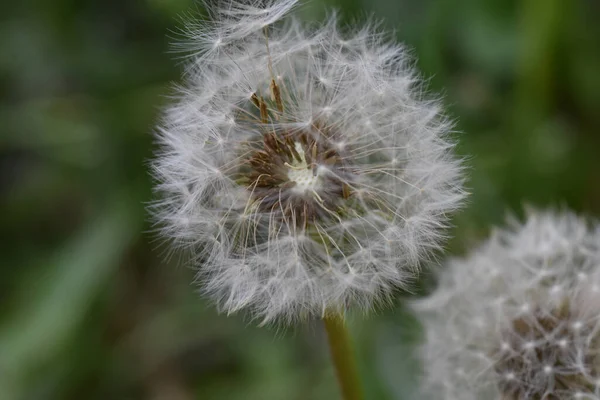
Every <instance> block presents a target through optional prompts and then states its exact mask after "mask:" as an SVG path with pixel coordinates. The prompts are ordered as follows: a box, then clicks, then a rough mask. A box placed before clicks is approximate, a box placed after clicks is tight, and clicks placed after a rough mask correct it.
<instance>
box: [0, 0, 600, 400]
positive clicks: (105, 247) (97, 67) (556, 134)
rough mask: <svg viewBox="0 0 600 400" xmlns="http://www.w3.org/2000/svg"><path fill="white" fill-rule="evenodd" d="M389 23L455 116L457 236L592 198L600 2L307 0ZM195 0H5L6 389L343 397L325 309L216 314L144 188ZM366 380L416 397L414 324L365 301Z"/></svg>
mask: <svg viewBox="0 0 600 400" xmlns="http://www.w3.org/2000/svg"><path fill="white" fill-rule="evenodd" d="M331 6H333V7H337V8H338V9H339V10H340V13H341V17H342V19H343V20H345V21H346V22H348V23H352V21H357V20H358V21H361V20H364V19H365V17H366V16H368V15H374V16H375V17H376V18H378V19H382V20H383V21H384V22H383V26H384V27H386V28H388V29H394V30H395V31H396V32H397V36H398V38H399V39H400V40H401V41H403V42H405V43H407V44H408V45H409V46H410V47H411V48H412V49H413V50H412V51H413V53H414V55H415V56H416V57H417V58H418V62H417V65H418V66H419V68H420V69H421V71H422V72H423V75H424V76H425V78H426V79H427V80H428V81H429V87H430V88H431V90H432V92H438V93H441V94H442V95H443V97H444V101H445V102H446V104H447V107H448V113H449V114H450V115H451V116H452V117H453V118H454V119H455V120H456V121H457V131H459V132H460V133H457V137H458V139H459V140H460V145H459V152H460V153H461V154H463V155H465V156H468V160H469V161H468V162H469V164H470V180H469V188H470V192H471V193H472V194H471V196H470V199H469V204H468V206H467V208H466V209H465V211H464V212H462V213H460V214H459V215H457V216H456V218H455V220H454V222H455V229H454V230H453V235H454V238H453V239H452V240H451V241H450V242H449V244H448V249H449V251H450V252H451V253H455V254H460V253H462V252H464V251H465V250H466V249H468V248H469V246H472V245H473V244H475V243H477V242H478V241H479V240H481V238H483V237H485V235H486V234H487V233H488V232H489V229H490V226H491V225H492V224H498V223H501V222H502V220H503V218H504V216H505V215H506V213H507V212H514V213H516V214H519V215H521V214H522V210H523V206H524V205H532V206H539V207H541V206H557V207H570V208H573V209H575V210H577V211H580V212H584V213H586V214H588V215H596V216H597V215H600V131H599V130H600V24H598V20H599V19H600V2H599V1H597V0H522V1H517V0H412V1H409V0H335V1H334V0H330V1H326V2H325V1H323V2H322V1H318V0H312V1H311V2H309V4H308V5H307V6H306V7H303V8H302V9H301V11H300V12H301V13H302V15H303V17H304V18H306V19H307V20H311V21H313V20H319V19H322V18H323V17H324V15H325V10H326V8H327V7H331ZM190 9H193V10H196V11H198V12H201V9H202V7H201V5H199V4H197V3H196V4H194V2H193V0H128V1H123V0H103V1H99V0H98V1H92V0H87V1H83V0H54V1H49V0H47V1H44V0H20V1H3V2H1V3H0V49H1V56H0V90H1V96H0V221H1V225H0V226H1V230H0V235H1V237H0V244H1V253H0V254H1V256H0V399H2V400H12V399H15V400H20V399H161V400H186V399H228V400H230V399H231V400H236V399H250V400H252V399H257V400H271V399H273V400H279V399H334V398H336V396H337V387H336V383H335V378H334V373H333V371H332V369H331V366H330V365H329V360H328V353H327V347H326V344H325V341H324V337H323V333H322V331H321V327H320V326H319V325H318V324H317V323H307V324H305V325H302V326H299V327H288V328H283V327H270V328H258V327H256V324H254V323H252V322H251V321H249V320H248V318H247V317H245V316H244V315H236V316H230V317H227V316H224V315H218V314H217V313H216V311H215V310H214V308H213V307H212V306H211V305H210V304H208V303H207V302H206V301H204V300H203V299H202V298H201V297H200V296H199V294H198V293H197V288H196V287H195V286H194V285H193V284H191V283H190V282H191V281H192V278H193V275H194V273H193V270H192V269H191V268H189V267H188V266H186V265H185V264H184V262H183V259H181V258H178V257H176V256H175V257H170V258H167V257H166V254H167V253H166V249H165V247H164V245H161V241H160V240H158V238H157V237H156V236H155V235H154V234H153V233H152V226H151V223H150V222H149V221H148V217H147V214H146V213H145V210H144V207H145V205H146V204H147V203H148V202H149V201H150V200H151V198H152V189H151V187H152V183H151V179H150V178H149V175H148V160H149V159H151V157H152V151H153V147H154V145H153V138H152V130H153V126H154V125H155V123H156V121H157V116H158V114H159V111H160V109H161V107H162V105H164V104H165V103H166V102H168V98H167V96H168V95H169V94H170V93H172V89H171V88H172V83H173V82H175V81H177V80H178V77H179V75H180V73H181V70H182V67H181V63H180V61H179V60H178V59H177V55H176V54H173V53H171V52H170V50H169V49H170V46H169V45H170V43H171V42H172V38H173V37H176V36H177V30H178V28H179V27H181V25H182V24H181V21H180V17H181V16H182V15H183V14H184V13H185V12H187V11H189V10H190ZM351 328H352V331H353V334H354V336H355V340H356V343H357V353H358V355H359V358H360V360H361V370H362V373H363V375H364V379H365V386H366V389H367V391H368V398H369V399H407V400H410V399H415V398H416V397H414V388H415V384H416V382H415V376H416V374H417V373H418V363H415V362H414V360H413V359H412V356H411V350H412V349H413V348H414V346H415V344H416V343H418V341H419V339H420V336H421V334H420V330H419V327H418V325H417V324H416V323H415V321H414V319H413V318H412V317H411V315H410V313H409V312H407V311H406V310H405V309H404V308H403V307H402V302H401V301H398V304H397V305H396V307H394V308H391V309H388V310H383V311H379V312H377V313H376V314H375V315H371V316H368V317H365V316H362V315H355V316H353V317H352V318H351Z"/></svg>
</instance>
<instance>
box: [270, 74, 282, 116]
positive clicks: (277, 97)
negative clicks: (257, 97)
mask: <svg viewBox="0 0 600 400" xmlns="http://www.w3.org/2000/svg"><path fill="white" fill-rule="evenodd" d="M270 87H271V99H272V100H273V101H275V105H276V106H277V110H279V112H283V102H282V101H281V91H280V90H279V86H277V83H275V79H271V85H270Z"/></svg>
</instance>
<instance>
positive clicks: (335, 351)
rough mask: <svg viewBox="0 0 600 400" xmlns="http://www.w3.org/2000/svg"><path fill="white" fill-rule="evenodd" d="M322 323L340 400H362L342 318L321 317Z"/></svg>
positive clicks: (336, 315)
mask: <svg viewBox="0 0 600 400" xmlns="http://www.w3.org/2000/svg"><path fill="white" fill-rule="evenodd" d="M323 323H324V324H325V331H326V332H327V339H328V341H329V349H330V351H331V358H332V361H333V365H334V367H335V371H336V375H337V378H338V382H339V384H340V389H341V391H342V398H343V399H344V400H362V399H363V395H362V390H361V387H360V379H359V375H358V369H357V368H356V362H355V360H354V356H353V353H352V346H351V340H350V335H349V334H348V330H347V329H346V324H345V323H344V318H343V317H342V316H341V315H339V314H333V315H327V316H325V317H323Z"/></svg>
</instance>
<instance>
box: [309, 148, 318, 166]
mask: <svg viewBox="0 0 600 400" xmlns="http://www.w3.org/2000/svg"><path fill="white" fill-rule="evenodd" d="M310 150H311V157H310V163H311V164H312V166H315V165H316V163H317V142H313V143H312V147H311V149H310Z"/></svg>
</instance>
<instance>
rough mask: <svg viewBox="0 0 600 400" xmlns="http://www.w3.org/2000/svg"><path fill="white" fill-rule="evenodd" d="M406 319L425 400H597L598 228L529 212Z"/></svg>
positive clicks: (448, 273)
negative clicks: (415, 321) (417, 345)
mask: <svg viewBox="0 0 600 400" xmlns="http://www.w3.org/2000/svg"><path fill="white" fill-rule="evenodd" d="M415 309H416V310H417V311H418V313H419V316H420V318H421V320H422V322H423V324H424V327H425V329H426V343H425V344H424V345H423V347H422V356H423V358H424V378H425V382H424V383H425V388H426V392H427V394H428V395H429V396H430V398H433V399H443V400H471V399H472V400H475V399H477V400H480V399H486V400H488V399H489V400H525V399H540V400H541V399H548V400H561V399H595V400H598V399H600V226H599V225H595V227H590V226H589V225H587V224H586V223H585V221H583V220H582V219H579V218H578V217H577V216H575V215H574V214H571V213H568V212H563V213H552V212H530V215H529V217H528V219H527V221H526V222H525V223H524V224H523V225H519V224H517V223H515V222H514V221H513V222H512V225H511V227H510V228H509V229H506V230H499V231H496V232H495V233H494V234H493V235H492V237H491V238H490V239H489V240H488V241H487V242H485V243H484V244H483V245H482V246H481V247H480V248H478V249H476V250H475V251H474V252H473V253H472V254H471V255H470V256H469V257H468V258H466V259H455V260H452V261H451V262H450V263H449V265H448V266H447V269H446V270H445V271H444V272H443V273H442V276H441V279H440V282H439V287H438V289H437V290H436V292H434V293H433V294H432V295H431V296H430V297H429V298H427V299H424V300H420V301H418V302H417V303H416V304H415Z"/></svg>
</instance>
